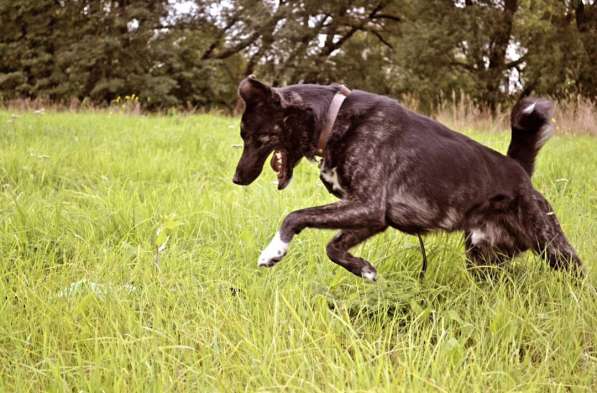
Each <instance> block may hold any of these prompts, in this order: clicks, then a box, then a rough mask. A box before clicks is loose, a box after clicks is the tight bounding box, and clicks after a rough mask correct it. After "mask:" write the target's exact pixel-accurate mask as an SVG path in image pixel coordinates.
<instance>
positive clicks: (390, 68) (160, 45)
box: [0, 0, 597, 113]
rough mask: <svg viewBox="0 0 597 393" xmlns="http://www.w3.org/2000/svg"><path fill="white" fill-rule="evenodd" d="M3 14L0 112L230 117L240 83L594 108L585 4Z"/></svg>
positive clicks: (444, 2) (212, 4)
mask: <svg viewBox="0 0 597 393" xmlns="http://www.w3.org/2000/svg"><path fill="white" fill-rule="evenodd" d="M179 3H189V2H188V1H187V2H184V1H172V0H159V1H153V0H152V1H150V0H126V1H124V0H99V1H95V0H94V1H91V0H81V1H52V0H40V1H35V2H31V1H28V0H16V1H8V0H3V1H0V99H16V98H48V99H50V100H53V101H62V102H68V101H69V100H71V99H73V98H76V99H78V100H79V101H82V100H83V99H86V98H87V99H90V100H91V101H92V102H94V103H96V104H102V105H103V104H109V103H110V102H111V101H112V100H114V99H115V98H116V97H119V96H121V97H123V96H127V95H132V94H135V95H137V96H138V97H140V102H141V104H142V105H143V107H144V108H146V109H150V110H154V109H165V108H170V107H174V106H184V107H189V108H202V109H210V108H224V109H227V110H229V111H232V110H233V108H234V107H235V101H236V100H237V98H236V86H237V85H238V81H239V80H240V79H241V78H243V77H244V76H246V75H248V74H250V73H256V74H259V75H260V76H261V77H262V78H263V79H265V80H267V81H270V82H272V83H273V84H275V85H281V84H289V83H298V82H317V83H331V82H344V83H346V84H347V85H349V86H351V87H355V88H361V89H367V90H371V91H376V92H380V93H384V94H389V95H394V96H401V95H408V96H411V97H415V98H417V99H418V100H419V101H420V102H421V103H422V106H423V109H424V110H426V111H430V110H432V109H433V108H435V107H437V106H438V105H439V104H441V102H442V101H443V100H445V99H446V98H445V97H452V96H453V93H454V92H458V93H462V94H466V95H468V96H470V97H473V99H474V100H475V102H476V103H477V104H478V105H480V106H483V107H486V108H489V109H490V110H491V111H492V112H493V113H496V111H497V109H498V107H499V106H500V105H501V104H504V103H506V102H508V101H512V100H514V99H516V98H517V97H518V96H519V95H520V94H531V93H535V94H542V95H551V96H554V97H557V98H563V97H569V96H576V95H581V96H584V97H587V98H589V99H595V97H597V79H596V78H597V76H596V75H597V57H596V56H597V2H595V1H593V0H573V1H566V2H562V1H559V0H533V1H531V0H504V1H494V0H458V1H456V0H454V1H449V0H430V1H416V0H380V1H373V2H372V1H344V0H334V1H326V2H321V1H313V0H301V1H276V2H272V1H260V0H230V1H226V2H222V1H219V0H196V1H195V2H194V4H195V7H194V8H193V9H192V10H191V12H189V13H181V12H180V8H179V6H180V4H179Z"/></svg>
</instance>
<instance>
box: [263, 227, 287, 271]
mask: <svg viewBox="0 0 597 393" xmlns="http://www.w3.org/2000/svg"><path fill="white" fill-rule="evenodd" d="M286 251H288V243H286V242H285V241H282V239H281V238H280V232H277V233H276V235H275V236H274V238H273V239H272V241H271V242H270V243H269V244H268V246H267V247H266V248H265V249H264V250H263V251H262V252H261V255H259V260H258V261H257V266H259V267H272V266H274V265H275V264H276V263H278V262H280V260H281V259H282V258H284V255H286Z"/></svg>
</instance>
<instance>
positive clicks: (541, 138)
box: [508, 97, 553, 176]
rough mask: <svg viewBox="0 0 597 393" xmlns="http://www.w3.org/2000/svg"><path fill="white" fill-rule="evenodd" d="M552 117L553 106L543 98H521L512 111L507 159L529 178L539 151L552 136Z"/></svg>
mask: <svg viewBox="0 0 597 393" xmlns="http://www.w3.org/2000/svg"><path fill="white" fill-rule="evenodd" d="M552 115H553V104H552V103H551V101H549V100H546V99H544V98H529V97H526V98H523V99H522V100H520V101H519V102H518V104H516V105H515V106H514V109H512V115H511V116H510V122H511V125H512V140H511V141H510V147H508V157H511V158H513V159H515V160H516V161H518V163H519V164H520V165H522V167H523V168H524V170H525V171H526V172H527V173H528V174H529V176H532V175H533V167H534V165H535V158H536V157H537V153H539V149H541V147H542V146H543V144H544V143H545V142H547V140H548V139H549V138H550V137H551V136H552V135H553V126H552V124H551V117H552Z"/></svg>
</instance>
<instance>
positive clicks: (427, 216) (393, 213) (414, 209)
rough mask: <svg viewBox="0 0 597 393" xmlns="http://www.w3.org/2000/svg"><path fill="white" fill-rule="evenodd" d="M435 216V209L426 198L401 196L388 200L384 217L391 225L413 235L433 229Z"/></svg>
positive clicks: (436, 212) (435, 225)
mask: <svg viewBox="0 0 597 393" xmlns="http://www.w3.org/2000/svg"><path fill="white" fill-rule="evenodd" d="M437 216H438V211H437V209H436V208H435V207H433V206H432V205H431V204H430V203H428V202H427V201H426V200H424V199H417V198H403V199H401V200H390V204H389V206H388V210H387V214H386V219H387V220H388V223H389V224H390V225H391V226H392V227H394V228H396V229H398V230H400V231H402V232H405V233H409V234H413V235H414V234H418V233H425V232H429V231H430V230H432V229H435V228H436V227H437V224H436V221H437Z"/></svg>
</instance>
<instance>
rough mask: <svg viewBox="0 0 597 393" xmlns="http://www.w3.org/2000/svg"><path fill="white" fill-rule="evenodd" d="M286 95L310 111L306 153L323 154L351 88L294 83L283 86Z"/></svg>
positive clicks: (311, 154) (307, 154) (335, 85)
mask: <svg viewBox="0 0 597 393" xmlns="http://www.w3.org/2000/svg"><path fill="white" fill-rule="evenodd" d="M283 90H286V91H285V92H284V93H285V95H286V97H287V98H288V99H289V100H290V101H291V102H295V103H297V104H298V105H300V106H301V107H303V108H304V111H305V113H308V112H310V114H311V115H312V119H309V120H310V123H311V124H310V127H309V130H304V131H303V132H307V133H308V135H305V134H303V136H304V137H305V139H306V140H305V139H303V142H307V143H308V146H305V145H303V148H304V149H305V150H306V151H305V152H304V155H305V156H306V157H307V158H310V159H312V158H313V156H315V155H319V156H321V155H323V152H324V150H325V147H326V144H327V141H328V140H329V137H330V136H331V131H332V128H333V125H334V122H335V120H336V116H337V115H338V111H339V110H340V107H341V105H342V102H343V101H344V99H345V98H346V96H348V95H349V94H350V90H349V89H348V88H346V87H345V86H344V85H337V84H334V85H330V86H322V85H294V86H288V87H286V88H283Z"/></svg>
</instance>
